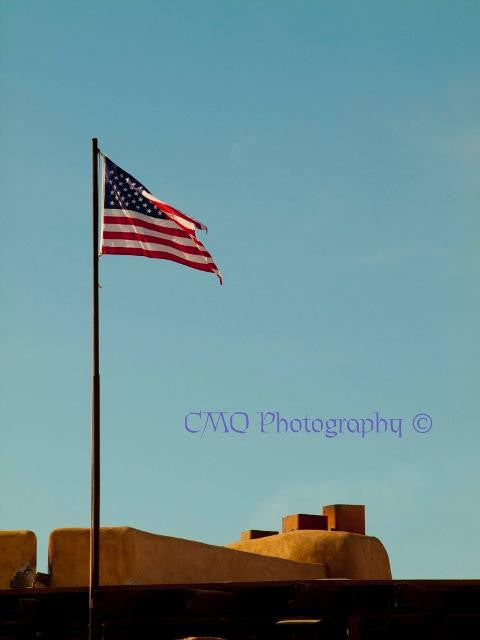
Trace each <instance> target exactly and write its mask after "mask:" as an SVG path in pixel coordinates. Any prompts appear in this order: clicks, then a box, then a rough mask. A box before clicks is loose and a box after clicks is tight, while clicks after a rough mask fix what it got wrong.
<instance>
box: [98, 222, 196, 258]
mask: <svg viewBox="0 0 480 640" xmlns="http://www.w3.org/2000/svg"><path fill="white" fill-rule="evenodd" d="M127 227H128V228H127ZM103 231H115V232H120V233H129V232H130V233H141V234H143V235H148V236H151V237H152V238H159V239H160V240H170V241H171V242H176V243H177V244H183V245H185V246H186V247H196V248H198V249H204V247H203V245H199V244H198V243H197V242H195V240H192V238H183V237H182V236H172V235H171V234H169V233H162V232H161V231H153V230H151V229H145V228H144V227H135V226H134V225H130V224H129V225H124V224H112V223H105V224H104V225H103ZM102 236H103V232H102ZM205 251H206V249H205Z"/></svg>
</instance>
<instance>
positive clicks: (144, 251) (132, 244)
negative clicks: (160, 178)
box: [100, 155, 222, 284]
mask: <svg viewBox="0 0 480 640" xmlns="http://www.w3.org/2000/svg"><path fill="white" fill-rule="evenodd" d="M102 158H103V208H102V243H101V250H100V253H101V254H105V253H111V254H116V255H118V254H123V255H131V256H132V255H133V256H146V257H147V258H161V259H163V260H173V261H174V262H179V263H180V264H184V265H186V266H187V267H192V269H200V271H208V272H209V273H214V274H215V275H217V276H218V278H219V280H220V284H222V276H221V274H220V272H219V270H218V268H217V266H216V264H215V262H214V261H213V258H212V256H211V255H210V254H209V253H208V251H207V250H206V249H205V247H204V246H203V244H202V243H201V242H200V240H199V239H198V238H197V237H196V235H195V231H196V229H200V230H202V231H206V230H207V228H206V227H205V226H204V225H203V224H202V223H201V222H198V220H195V219H194V218H190V217H189V216H187V215H185V214H184V213H182V212H181V211H179V210H178V209H175V208H174V207H172V206H171V205H169V204H167V203H166V202H162V201H161V200H159V199H158V198H156V197H155V196H153V195H152V194H151V193H150V191H149V190H148V189H147V188H146V187H145V186H144V185H143V184H142V183H141V182H139V181H138V180H136V179H135V178H133V177H132V176H131V175H130V174H129V173H127V172H126V171H124V170H123V169H121V168H120V167H119V166H117V165H116V164H115V163H114V162H112V161H111V160H110V158H107V156H104V155H102Z"/></svg>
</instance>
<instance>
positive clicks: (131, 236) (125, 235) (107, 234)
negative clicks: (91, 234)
mask: <svg viewBox="0 0 480 640" xmlns="http://www.w3.org/2000/svg"><path fill="white" fill-rule="evenodd" d="M102 237H103V239H104V240H138V241H139V242H150V243H151V244H158V245H160V246H161V245H164V246H166V247H172V249H178V250H179V251H182V252H183V253H191V254H193V255H197V256H206V257H207V258H211V257H212V256H211V255H210V254H209V253H208V251H207V250H206V249H205V247H203V246H202V247H192V246H191V245H185V244H181V243H180V242H175V241H174V240H163V239H162V238H157V237H155V236H149V235H147V234H144V233H134V232H131V231H104V232H103V234H102Z"/></svg>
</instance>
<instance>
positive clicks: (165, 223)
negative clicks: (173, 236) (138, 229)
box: [103, 209, 184, 231]
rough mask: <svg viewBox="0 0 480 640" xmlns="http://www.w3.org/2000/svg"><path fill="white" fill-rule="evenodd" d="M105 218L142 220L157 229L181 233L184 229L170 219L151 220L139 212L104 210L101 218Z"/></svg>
mask: <svg viewBox="0 0 480 640" xmlns="http://www.w3.org/2000/svg"><path fill="white" fill-rule="evenodd" d="M105 216H116V217H117V218H121V217H123V218H128V219H130V220H133V219H135V218H137V219H138V220H142V221H143V222H149V223H150V224H154V225H155V226H157V227H159V228H161V227H163V228H164V229H177V230H178V229H180V230H181V231H184V229H183V228H182V227H181V226H180V225H178V224H177V223H176V222H173V221H172V220H170V219H164V218H161V219H159V218H152V217H151V216H146V215H145V214H144V213H140V211H132V210H131V209H104V210H103V217H105ZM117 224H120V223H117Z"/></svg>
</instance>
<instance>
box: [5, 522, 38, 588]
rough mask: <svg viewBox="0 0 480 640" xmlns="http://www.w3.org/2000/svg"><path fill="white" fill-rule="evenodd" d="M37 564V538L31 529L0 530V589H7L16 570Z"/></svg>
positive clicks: (33, 567) (33, 566)
mask: <svg viewBox="0 0 480 640" xmlns="http://www.w3.org/2000/svg"><path fill="white" fill-rule="evenodd" d="M36 564H37V538H36V536H35V534H34V533H33V531H0V589H8V587H9V586H10V580H11V579H12V578H13V576H14V575H15V574H16V572H17V571H20V570H22V569H25V568H26V567H27V566H30V567H31V568H32V569H34V570H35V567H36Z"/></svg>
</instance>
